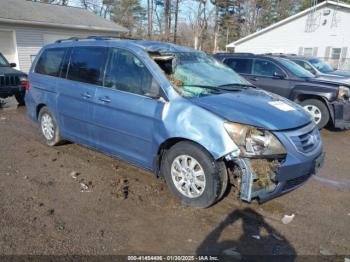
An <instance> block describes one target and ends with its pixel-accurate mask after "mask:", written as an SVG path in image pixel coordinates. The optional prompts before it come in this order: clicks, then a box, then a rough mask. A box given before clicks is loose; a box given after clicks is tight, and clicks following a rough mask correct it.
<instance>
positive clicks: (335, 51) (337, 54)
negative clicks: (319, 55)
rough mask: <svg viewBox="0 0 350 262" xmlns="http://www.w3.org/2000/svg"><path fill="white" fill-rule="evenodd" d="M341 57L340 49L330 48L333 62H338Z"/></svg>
mask: <svg viewBox="0 0 350 262" xmlns="http://www.w3.org/2000/svg"><path fill="white" fill-rule="evenodd" d="M340 55H341V48H332V52H331V58H332V59H334V60H339V59H340Z"/></svg>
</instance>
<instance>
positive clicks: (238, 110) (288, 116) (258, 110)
mask: <svg viewBox="0 0 350 262" xmlns="http://www.w3.org/2000/svg"><path fill="white" fill-rule="evenodd" d="M191 101H192V102H193V103H195V104H196V105H198V106H201V107H203V108H205V109H207V110H209V111H211V112H213V113H215V114H217V115H219V116H221V117H223V118H225V119H226V120H228V121H231V122H237V123H241V124H247V125H252V126H256V127H261V128H265V129H268V130H284V129H292V128H297V127H300V126H303V125H306V124H308V123H310V121H311V118H310V116H309V115H308V114H307V113H306V111H305V110H304V109H303V108H302V107H300V106H299V105H297V104H295V103H293V102H291V101H288V100H287V99H285V98H282V97H280V96H278V95H274V94H271V93H268V92H265V91H263V90H256V89H252V88H250V89H246V90H242V91H236V92H227V93H223V94H219V95H210V96H204V97H197V98H193V99H191Z"/></svg>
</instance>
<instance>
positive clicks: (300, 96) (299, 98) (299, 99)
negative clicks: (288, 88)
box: [293, 94, 334, 122]
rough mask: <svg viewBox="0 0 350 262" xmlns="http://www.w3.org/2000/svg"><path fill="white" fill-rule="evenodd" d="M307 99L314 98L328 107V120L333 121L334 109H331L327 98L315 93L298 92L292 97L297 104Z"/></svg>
mask: <svg viewBox="0 0 350 262" xmlns="http://www.w3.org/2000/svg"><path fill="white" fill-rule="evenodd" d="M308 99H316V100H319V101H321V102H322V103H324V104H325V105H326V107H327V109H328V113H329V116H330V121H332V122H334V111H333V108H332V105H331V104H330V103H329V102H328V100H327V98H325V97H323V96H319V95H316V94H298V95H296V96H295V97H294V99H293V101H294V102H295V103H297V104H300V103H301V102H303V101H305V100H308Z"/></svg>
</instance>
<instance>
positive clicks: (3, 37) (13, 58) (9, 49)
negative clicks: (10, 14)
mask: <svg viewBox="0 0 350 262" xmlns="http://www.w3.org/2000/svg"><path fill="white" fill-rule="evenodd" d="M0 52H1V53H2V54H3V55H4V56H5V57H6V59H7V60H8V61H9V62H10V63H17V64H18V59H17V55H16V47H15V43H14V37H13V32H12V31H2V30H0Z"/></svg>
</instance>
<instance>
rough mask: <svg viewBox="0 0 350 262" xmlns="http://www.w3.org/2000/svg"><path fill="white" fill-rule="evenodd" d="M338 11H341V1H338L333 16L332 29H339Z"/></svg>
mask: <svg viewBox="0 0 350 262" xmlns="http://www.w3.org/2000/svg"><path fill="white" fill-rule="evenodd" d="M338 9H339V0H337V7H336V8H335V10H334V11H333V16H332V23H331V28H333V27H337V26H338V22H339V20H338V17H337V15H338Z"/></svg>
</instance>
